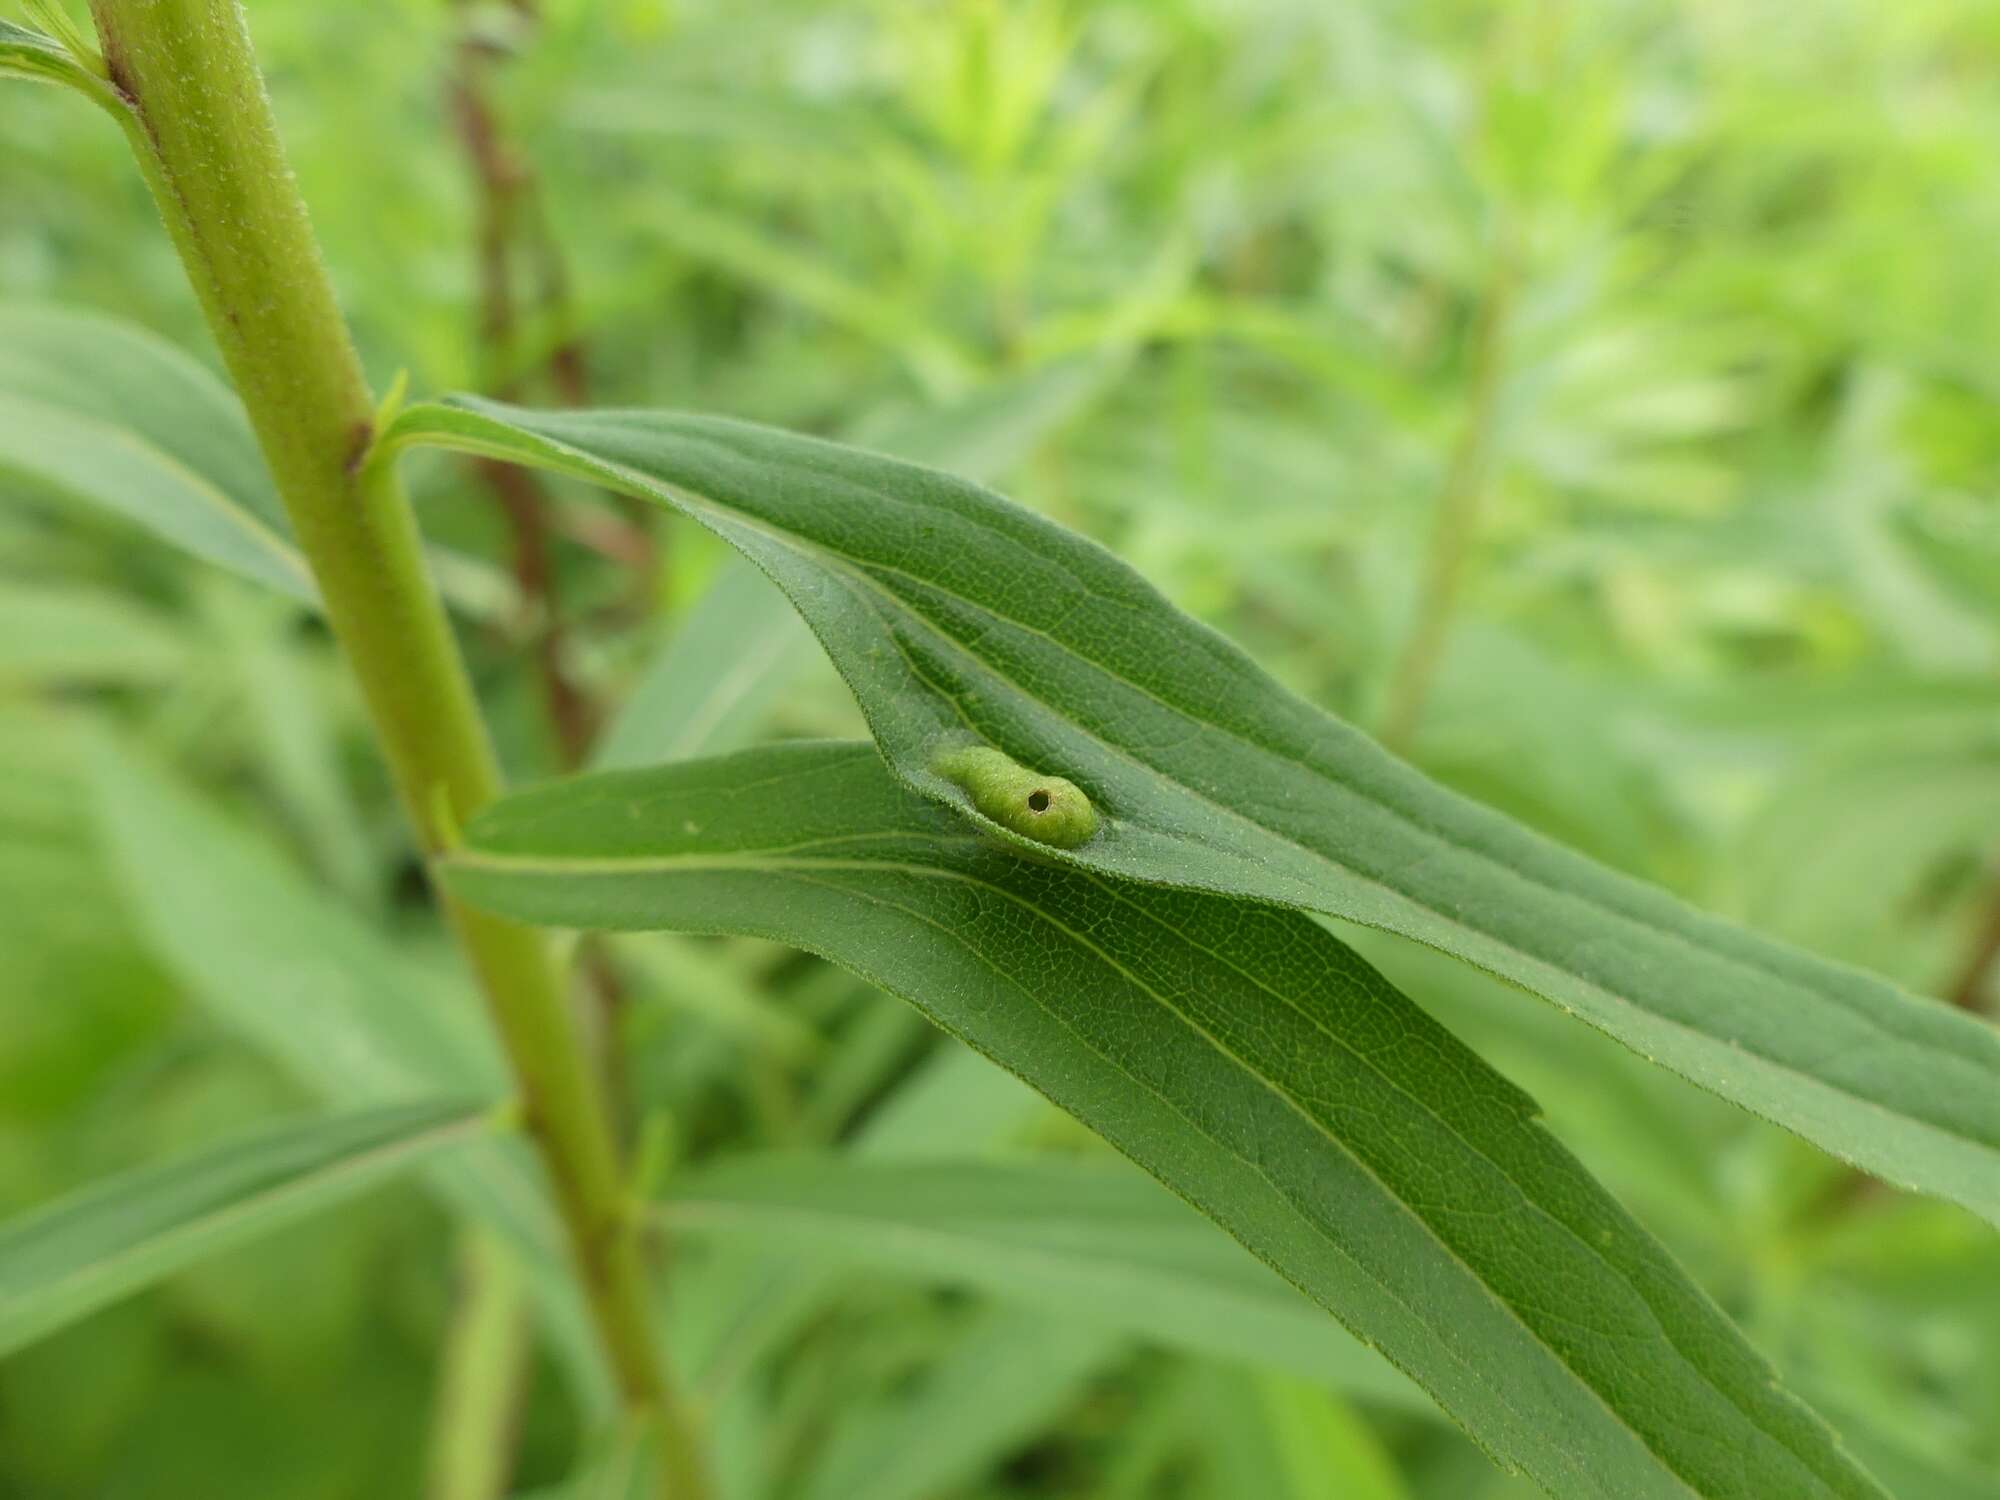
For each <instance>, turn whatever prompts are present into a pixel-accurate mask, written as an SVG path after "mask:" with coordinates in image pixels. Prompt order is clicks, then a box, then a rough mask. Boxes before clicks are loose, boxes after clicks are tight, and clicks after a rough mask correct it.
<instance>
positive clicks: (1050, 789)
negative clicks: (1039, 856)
mask: <svg viewBox="0 0 2000 1500" xmlns="http://www.w3.org/2000/svg"><path fill="white" fill-rule="evenodd" d="M931 769H932V770H934V771H936V772H937V773H938V775H940V776H942V777H944V778H945V779H946V780H948V781H955V782H957V783H958V784H959V785H960V786H962V787H964V788H965V790H966V793H967V795H968V796H970V797H971V798H972V805H973V806H974V807H976V808H978V809H979V810H980V811H981V812H983V813H985V814H986V816H987V817H989V818H991V819H992V820H993V821H994V822H996V823H998V824H999V825H1000V826H1001V827H1002V828H1006V829H1010V830H1011V831H1013V832H1015V833H1018V834H1020V835H1021V837H1022V838H1026V839H1033V840H1034V841H1035V842H1036V843H1038V844H1053V845H1054V846H1055V847H1056V848H1058V849H1074V848H1075V847H1076V846H1077V845H1078V844H1081V843H1083V842H1084V841H1085V840H1087V839H1088V838H1089V837H1090V836H1091V835H1092V834H1093V833H1095V832H1097V810H1096V809H1095V808H1093V807H1092V806H1091V805H1090V799H1089V798H1088V797H1086V796H1084V794H1083V792H1082V790H1081V789H1080V788H1079V787H1078V786H1077V785H1076V783H1075V782H1073V781H1065V780H1064V779H1063V778H1062V777H1060V776H1043V775H1040V774H1038V773H1037V772H1034V771H1030V770H1029V769H1028V768H1027V767H1026V766H1024V765H1022V764H1021V763H1020V762H1019V761H1017V760H1015V759H1013V757H1011V756H1009V755H1006V754H1004V753H1003V752H1001V751H999V750H995V749H993V748H992V747H991V746H988V745H972V746H967V747H966V748H964V749H959V750H948V751H946V752H945V753H944V754H942V755H940V756H938V758H937V759H936V760H934V761H932V762H931Z"/></svg>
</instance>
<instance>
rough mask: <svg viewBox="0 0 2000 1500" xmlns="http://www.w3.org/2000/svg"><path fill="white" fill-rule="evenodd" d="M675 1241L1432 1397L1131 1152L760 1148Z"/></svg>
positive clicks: (698, 1204)
mask: <svg viewBox="0 0 2000 1500" xmlns="http://www.w3.org/2000/svg"><path fill="white" fill-rule="evenodd" d="M659 1212H660V1215H661V1217H662V1220H663V1222H664V1223H665V1224H666V1225H667V1226H668V1228H669V1229H671V1230H672V1231H673V1233H674V1235H675V1236H676V1237H677V1238H679V1237H683V1236H685V1237H688V1238H691V1239H696V1240H713V1241H716V1242H718V1243H720V1244H722V1245H723V1246H725V1247H730V1248H738V1247H742V1248H748V1247H764V1248H770V1249H777V1248H780V1247H782V1248H784V1249H787V1250H790V1251H792V1252H794V1253H796V1254H799V1255H802V1256H806V1257H809V1258H811V1259H813V1260H815V1261H820V1262H825V1263H829V1264H832V1265H834V1266H838V1267H842V1268H847V1269H855V1270H866V1271H870V1272H875V1273H878V1274H880V1273H884V1272H891V1273H897V1274H900V1275H904V1276H911V1277H917V1278H920V1279H922V1280H925V1281H933V1282H937V1283H940V1284H942V1285H947V1286H963V1287H975V1288H978V1289H979V1290H981V1291H984V1292H988V1293H991V1294H993V1295H995V1296H999V1297H1004V1298H1007V1299H1009V1300H1012V1301H1016V1302H1019V1303H1021V1304H1023V1305H1025V1306H1028V1307H1032V1308H1035V1309H1037V1310H1041V1311H1048V1312H1055V1311H1060V1312H1061V1313H1062V1314H1063V1316H1064V1317H1066V1318H1068V1319H1071V1320H1073V1321H1077V1322H1081V1323H1086V1324H1089V1325H1091V1326H1094V1327H1101V1328H1107V1329H1114V1330H1117V1331H1119V1332H1122V1333H1125V1334H1128V1335H1131V1336H1133V1337H1137V1338H1140V1339H1144V1340H1146V1341H1148V1342H1152V1343H1157V1344H1161V1345H1164V1346H1166V1347H1168V1348H1172V1349H1181V1350H1185V1351H1187V1352H1188V1353H1191V1354H1198V1355H1203V1356H1207V1357H1210V1358H1215V1359H1222V1360H1228V1361H1232V1362H1241V1363H1244V1364H1254V1365H1264V1366H1269V1367H1272V1368H1275V1369H1281V1370H1287V1371H1290V1372H1292V1373H1294V1374H1298V1375H1303V1376H1306V1377H1308V1378H1310V1379H1312V1380H1315V1381H1317V1382H1319V1383H1321V1384H1323V1385H1326V1386H1330V1387H1332V1388H1334V1389H1336V1390H1342V1391H1347V1392H1349V1393H1350V1394H1352V1395H1356V1396H1361V1397H1365V1398H1367V1399H1369V1400H1371V1401H1376V1402H1380V1403H1382V1404H1385V1405H1389V1406H1394V1407H1397V1408H1399V1409H1400V1410H1403V1411H1407V1412H1411V1413H1414V1414H1417V1415H1423V1416H1432V1415H1435V1413H1436V1407H1435V1405H1434V1404H1433V1403H1432V1402H1431V1400H1430V1398H1429V1397H1428V1396H1426V1395H1424V1393H1423V1392H1422V1391H1420V1390H1418V1389H1417V1388H1416V1387H1415V1386H1413V1385H1411V1384H1410V1382H1409V1381H1408V1380H1407V1379H1406V1378H1404V1377H1403V1376H1402V1375H1400V1374H1398V1373H1397V1372H1396V1370H1395V1369H1394V1368H1393V1367H1392V1366H1390V1365H1389V1364H1387V1363H1386V1362H1384V1361H1383V1360H1382V1359H1381V1358H1380V1357H1379V1356H1377V1355H1375V1354H1373V1353H1371V1352H1370V1351H1369V1350H1367V1349H1364V1348H1362V1347H1361V1346H1360V1345H1358V1344H1356V1343H1355V1342H1354V1341H1353V1340H1352V1339H1350V1338H1348V1337H1346V1336H1345V1335H1344V1334H1343V1333H1342V1332H1341V1330H1340V1329H1339V1328H1338V1327H1335V1326H1333V1325H1331V1324H1329V1323H1328V1322H1327V1320H1326V1315H1325V1314H1324V1313H1323V1312H1321V1311H1320V1309H1318V1308H1317V1307H1315V1306H1313V1304H1312V1303H1311V1302H1309V1301H1307V1300H1306V1299H1305V1298H1304V1297H1302V1296H1300V1295H1299V1293H1298V1292H1297V1291H1296V1290H1295V1289H1294V1288H1292V1287H1291V1286H1289V1285H1287V1284H1286V1282H1285V1281H1284V1280H1283V1279H1282V1278H1280V1277H1278V1276H1276V1275H1273V1274H1272V1273H1271V1271H1270V1270H1269V1269H1267V1268H1266V1267H1265V1266H1264V1265H1263V1264H1262V1263H1260V1262H1259V1261H1257V1260H1256V1259H1254V1258H1253V1257H1251V1256H1248V1255H1245V1254H1244V1253H1243V1251H1242V1250H1241V1249H1240V1248H1238V1247H1237V1246H1236V1245H1234V1244H1232V1243H1231V1242H1230V1241H1229V1239H1228V1238H1227V1237H1226V1236H1224V1235H1223V1234H1221V1233H1219V1232H1218V1231H1217V1230H1216V1229H1215V1227H1214V1226H1213V1225H1211V1224H1209V1223H1208V1222H1207V1221H1206V1220H1204V1219H1203V1218H1202V1217H1201V1216H1200V1215H1199V1214H1196V1213H1194V1212H1193V1211H1191V1210H1190V1209H1189V1208H1188V1206H1187V1205H1186V1204H1185V1203H1182V1202H1181V1201H1180V1200H1179V1199H1178V1198H1176V1197H1174V1195H1173V1194H1172V1193H1169V1192H1165V1191H1163V1190H1162V1189H1161V1188H1160V1187H1159V1186H1158V1185H1157V1184H1155V1183H1153V1182H1151V1181H1149V1180H1148V1179H1147V1178H1146V1177H1144V1176H1142V1175H1140V1174H1139V1173H1137V1172H1134V1171H1132V1170H1131V1169H1130V1168H1128V1167H1125V1166H1124V1165H1122V1164H1121V1163H1118V1162H1115V1161H1114V1162H1069V1161H1059V1160H1042V1161H1038V1160H1028V1161H976V1160H965V1159H959V1160H952V1161H945V1160H923V1161H917V1162H907V1161H900V1160H868V1159H855V1158H852V1157H842V1156H834V1155H807V1154H780V1155H771V1156H753V1157H748V1158H743V1159H739V1160H737V1161H732V1162H728V1163H725V1164H723V1165H721V1166H718V1167H711V1168H709V1169H707V1170H705V1171H701V1172H698V1173H691V1174H688V1175H687V1176H685V1177H682V1178H678V1179H676V1181H675V1182H674V1184H673V1186H672V1188H671V1190H670V1191H669V1193H668V1195H667V1197H666V1199H665V1201H664V1202H663V1203H662V1204H661V1205H660V1208H659Z"/></svg>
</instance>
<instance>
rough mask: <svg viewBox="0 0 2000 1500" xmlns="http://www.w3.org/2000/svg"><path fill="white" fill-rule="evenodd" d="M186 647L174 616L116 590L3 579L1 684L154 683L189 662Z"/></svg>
mask: <svg viewBox="0 0 2000 1500" xmlns="http://www.w3.org/2000/svg"><path fill="white" fill-rule="evenodd" d="M187 648H188V643H187V639H186V635H185V632H184V631H183V630H182V629H181V628H180V626H179V625H178V624H177V623H176V622H175V621H174V620H172V619H170V618H167V617H165V616H163V615H161V614H159V613H158V612H157V611H154V610H150V609H147V608H145V607H144V606H142V605H139V604H134V603H132V602H130V601H128V600H125V599H121V598H119V597H117V596H116V595H112V594H103V593H97V592H93V591H89V590H85V589H80V588H59V587H55V586H51V585H45V584H31V583H16V582H11V581H10V582H5V583H0V683H7V682H19V683H26V684H29V685H32V686H48V685H55V684H61V683H89V684H92V685H94V686H107V687H137V686H151V685H154V684H157V683H161V682H166V681H171V680H172V678H173V677H174V675H175V674H176V673H178V672H180V671H181V670H183V669H184V668H185V667H186V665H187V661H188V649H187Z"/></svg>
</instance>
